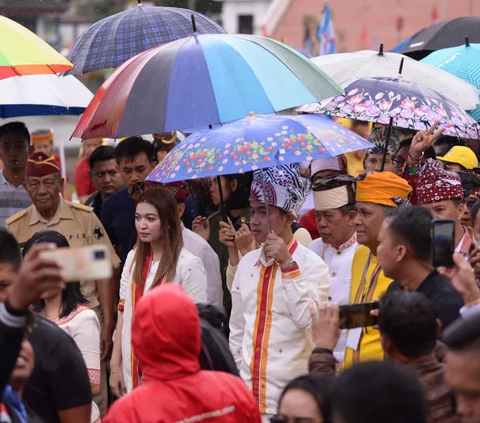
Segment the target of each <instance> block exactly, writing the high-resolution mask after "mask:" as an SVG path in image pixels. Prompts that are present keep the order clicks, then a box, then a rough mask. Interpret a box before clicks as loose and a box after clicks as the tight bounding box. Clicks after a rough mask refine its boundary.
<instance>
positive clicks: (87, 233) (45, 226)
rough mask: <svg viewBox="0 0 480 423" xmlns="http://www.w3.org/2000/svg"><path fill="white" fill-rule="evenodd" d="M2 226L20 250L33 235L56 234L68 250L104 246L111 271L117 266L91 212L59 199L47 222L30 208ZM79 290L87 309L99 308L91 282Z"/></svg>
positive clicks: (106, 239)
mask: <svg viewBox="0 0 480 423" xmlns="http://www.w3.org/2000/svg"><path fill="white" fill-rule="evenodd" d="M6 225H7V229H8V231H10V232H11V233H12V234H13V235H14V236H15V238H16V239H17V241H18V243H19V244H20V247H21V248H23V246H24V244H25V242H26V241H28V240H29V239H30V238H31V237H32V236H33V235H34V234H35V233H36V232H39V231H45V230H52V231H57V232H60V233H61V234H62V235H63V236H64V237H65V238H67V241H68V242H69V244H70V246H71V247H81V246H85V245H95V244H105V245H107V246H108V247H109V249H110V251H111V255H112V265H113V267H117V266H118V265H119V264H120V260H119V258H118V257H117V255H116V253H115V250H114V249H113V246H112V243H111V242H110V240H109V239H108V236H107V235H106V232H105V229H104V228H103V225H102V224H101V222H100V221H99V220H98V217H97V216H96V215H95V213H93V211H92V208H91V207H88V206H84V205H83V204H75V203H71V202H69V201H66V200H64V199H63V198H61V197H60V203H59V205H58V208H57V211H56V212H55V214H54V216H53V217H52V219H51V220H50V221H47V220H46V219H45V218H43V217H42V216H41V215H40V213H39V212H38V210H37V208H36V207H35V206H34V205H32V206H30V207H28V208H26V209H25V210H22V211H20V212H18V213H16V214H14V215H13V216H12V217H10V218H9V219H7V221H6ZM81 287H82V291H83V293H84V295H85V297H86V298H87V300H88V301H89V306H90V308H95V307H97V306H99V305H100V303H99V301H98V293H97V288H96V285H95V281H83V282H81Z"/></svg>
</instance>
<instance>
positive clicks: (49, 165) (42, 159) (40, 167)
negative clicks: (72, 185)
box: [25, 153, 60, 176]
mask: <svg viewBox="0 0 480 423" xmlns="http://www.w3.org/2000/svg"><path fill="white" fill-rule="evenodd" d="M55 172H60V166H59V165H58V163H57V162H56V161H55V157H48V156H47V155H46V154H45V153H33V154H32V155H31V156H30V157H29V158H28V162H27V168H26V169H25V176H47V175H50V174H51V173H55Z"/></svg>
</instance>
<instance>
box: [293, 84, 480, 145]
mask: <svg viewBox="0 0 480 423" xmlns="http://www.w3.org/2000/svg"><path fill="white" fill-rule="evenodd" d="M342 85H343V87H344V88H345V92H346V93H347V94H346V95H344V96H337V97H334V98H331V99H327V100H325V101H323V102H321V103H320V104H310V105H306V106H302V107H300V108H298V109H297V111H298V112H303V113H322V114H327V115H331V116H338V117H343V118H349V119H358V120H363V121H369V122H378V123H382V124H390V123H391V124H392V125H393V126H398V127H400V128H410V129H414V130H424V129H428V128H430V126H431V125H432V124H433V123H434V122H436V121H438V122H439V123H440V125H439V128H445V134H446V135H452V136H455V137H460V138H473V139H478V138H479V127H478V124H477V123H476V122H475V120H474V119H473V118H472V117H471V116H470V115H468V114H467V113H466V112H465V111H463V110H462V109H461V108H460V106H458V105H457V104H456V103H454V102H453V101H450V100H448V99H447V98H445V97H444V96H443V95H441V94H439V93H437V92H436V91H434V90H431V89H429V88H425V87H422V86H421V85H417V84H414V83H412V82H409V81H407V80H405V79H403V78H402V77H401V76H397V77H370V78H356V79H353V80H350V81H347V82H345V83H344V84H342Z"/></svg>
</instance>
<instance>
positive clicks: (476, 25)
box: [399, 17, 480, 60]
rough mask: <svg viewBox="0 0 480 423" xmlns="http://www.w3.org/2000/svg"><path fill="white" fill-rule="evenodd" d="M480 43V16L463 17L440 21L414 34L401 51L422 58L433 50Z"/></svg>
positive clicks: (416, 58)
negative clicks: (466, 43) (466, 42)
mask: <svg viewBox="0 0 480 423" xmlns="http://www.w3.org/2000/svg"><path fill="white" fill-rule="evenodd" d="M465 37H468V39H469V41H470V42H471V43H480V17H463V18H455V19H450V20H448V21H443V22H439V23H437V24H435V25H432V26H430V27H428V28H425V29H424V30H422V31H420V32H418V33H417V34H416V35H415V36H413V37H412V38H411V40H410V42H409V43H407V44H406V45H405V46H404V47H403V49H402V50H400V51H399V53H402V54H405V55H407V56H410V57H411V58H413V59H415V60H421V59H423V58H424V57H426V56H428V55H429V54H430V53H431V52H432V51H436V50H440V49H442V48H448V47H457V46H460V45H462V44H464V43H465Z"/></svg>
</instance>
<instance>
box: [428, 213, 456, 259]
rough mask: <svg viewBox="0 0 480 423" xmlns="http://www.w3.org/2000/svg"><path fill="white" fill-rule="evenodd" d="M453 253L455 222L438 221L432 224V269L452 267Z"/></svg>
mask: <svg viewBox="0 0 480 423" xmlns="http://www.w3.org/2000/svg"><path fill="white" fill-rule="evenodd" d="M454 252H455V222H454V221H453V220H449V219H438V220H434V221H433V222H432V264H433V267H435V268H436V267H441V266H444V267H453V265H454V263H453V253H454Z"/></svg>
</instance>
